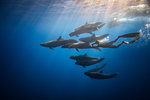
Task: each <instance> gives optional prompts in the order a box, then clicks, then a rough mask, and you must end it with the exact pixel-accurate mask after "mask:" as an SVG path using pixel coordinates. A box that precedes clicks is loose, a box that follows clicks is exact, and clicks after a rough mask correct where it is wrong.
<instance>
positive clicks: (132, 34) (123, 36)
mask: <svg viewBox="0 0 150 100" xmlns="http://www.w3.org/2000/svg"><path fill="white" fill-rule="evenodd" d="M119 37H122V38H132V37H140V33H139V32H136V33H128V34H124V35H120V36H119Z"/></svg>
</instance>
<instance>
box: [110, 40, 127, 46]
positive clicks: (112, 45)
mask: <svg viewBox="0 0 150 100" xmlns="http://www.w3.org/2000/svg"><path fill="white" fill-rule="evenodd" d="M124 43H125V41H122V42H121V43H120V44H118V45H110V46H108V48H118V47H120V46H121V45H122V44H124Z"/></svg>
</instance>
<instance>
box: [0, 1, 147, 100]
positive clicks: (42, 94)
mask: <svg viewBox="0 0 150 100" xmlns="http://www.w3.org/2000/svg"><path fill="white" fill-rule="evenodd" d="M71 1H72V0H70V1H68V2H69V4H72V5H71V7H74V8H69V9H68V8H63V7H61V6H62V5H65V3H66V4H68V2H65V0H64V1H63V0H61V1H58V0H57V1H52V0H51V1H50V0H44V2H42V1H40V0H39V1H37V2H35V1H29V0H27V1H25V0H22V1H18V0H10V1H1V2H0V3H1V5H2V6H1V16H0V20H1V28H0V30H1V34H0V38H1V39H0V41H1V49H0V60H1V82H0V83H1V89H0V90H1V100H135V99H140V100H149V99H150V96H149V93H150V86H149V84H150V75H149V70H150V68H149V66H150V63H149V61H150V60H149V57H150V52H149V51H150V42H149V41H148V40H147V42H145V41H141V40H142V39H143V38H141V40H138V41H136V42H135V43H133V44H130V45H122V46H121V47H119V48H115V49H111V48H105V49H103V48H102V52H99V51H98V50H94V49H85V50H84V49H83V50H80V52H77V51H76V50H74V49H63V48H61V47H57V48H54V49H53V50H50V49H48V48H45V47H41V46H40V43H42V42H47V41H50V40H55V39H57V38H58V37H59V36H62V37H63V38H70V37H69V35H68V34H69V33H70V32H72V31H73V30H74V29H75V28H77V27H79V26H81V25H83V24H85V22H86V21H88V22H97V21H102V22H105V23H106V25H105V26H104V27H103V28H101V29H100V30H99V31H96V32H94V33H95V34H97V35H102V34H106V33H109V34H110V37H109V39H110V40H113V39H115V38H116V37H117V36H119V35H121V34H124V33H130V32H137V31H139V30H140V29H142V28H144V27H145V24H147V23H148V22H147V21H146V22H145V21H143V20H141V21H134V22H130V23H124V24H121V25H118V26H116V27H112V28H110V27H109V26H108V22H106V21H107V19H105V20H104V18H103V17H98V16H96V17H95V16H94V15H92V16H89V15H86V14H85V15H81V14H82V13H76V12H79V9H77V8H78V7H79V6H78V3H74V2H73V1H72V2H71ZM70 2H71V3H70ZM75 8H76V9H75ZM66 9H67V10H66ZM71 9H72V10H71ZM68 10H70V11H68ZM67 11H68V12H67ZM72 11H74V12H72ZM62 12H63V13H62ZM145 34H146V33H145ZM85 36H90V35H89V34H84V35H80V37H85ZM71 39H76V40H78V38H77V37H71ZM144 39H146V38H144ZM120 41H121V40H120ZM141 42H142V43H141ZM84 53H87V54H88V55H89V56H93V57H106V59H105V60H104V61H103V62H101V63H99V64H97V65H102V64H104V63H108V65H107V66H106V67H105V68H104V72H105V73H110V74H111V73H115V72H119V75H118V76H117V77H115V78H112V79H107V80H91V79H90V78H89V77H87V76H85V75H84V72H85V71H87V70H88V69H92V68H94V67H95V65H93V66H88V67H87V68H83V67H81V66H77V65H75V64H74V63H75V61H73V60H71V59H69V57H70V56H72V55H78V54H84Z"/></svg>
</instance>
